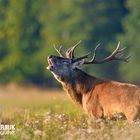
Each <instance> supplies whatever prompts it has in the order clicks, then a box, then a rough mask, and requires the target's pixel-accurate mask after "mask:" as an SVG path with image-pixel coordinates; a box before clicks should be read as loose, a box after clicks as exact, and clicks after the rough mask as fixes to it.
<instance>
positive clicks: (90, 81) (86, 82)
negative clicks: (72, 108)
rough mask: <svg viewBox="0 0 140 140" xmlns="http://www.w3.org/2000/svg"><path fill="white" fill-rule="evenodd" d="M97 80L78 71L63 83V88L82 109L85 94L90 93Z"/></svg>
mask: <svg viewBox="0 0 140 140" xmlns="http://www.w3.org/2000/svg"><path fill="white" fill-rule="evenodd" d="M95 83H96V78H95V77H93V76H90V75H88V74H87V73H85V72H83V71H81V70H79V69H76V70H74V71H73V72H72V73H71V76H70V78H67V79H66V80H64V82H63V84H62V85H63V88H64V90H65V91H66V92H67V94H68V95H69V96H70V98H71V99H72V100H73V101H74V102H75V103H76V104H77V105H80V106H81V107H82V97H83V95H84V94H88V93H90V91H91V90H92V89H93V88H94V84H95Z"/></svg>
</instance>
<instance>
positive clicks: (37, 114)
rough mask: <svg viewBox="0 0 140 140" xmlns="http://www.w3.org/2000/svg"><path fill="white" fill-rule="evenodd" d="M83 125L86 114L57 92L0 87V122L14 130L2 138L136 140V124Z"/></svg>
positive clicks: (139, 135) (139, 132) (139, 134)
mask: <svg viewBox="0 0 140 140" xmlns="http://www.w3.org/2000/svg"><path fill="white" fill-rule="evenodd" d="M87 122H88V117H87V116H86V114H84V113H83V111H82V110H80V109H78V107H76V106H75V105H74V104H73V103H72V102H71V101H70V100H69V98H68V97H67V95H66V94H65V93H64V92H63V91H61V90H47V89H39V88H33V87H17V86H15V85H8V86H0V123H1V124H11V125H15V128H16V129H15V132H14V133H13V134H9V135H8V134H7V135H4V134H3V135H2V134H1V135H0V138H2V139H6V140H140V121H136V122H133V123H131V124H128V123H127V122H126V121H123V120H121V119H118V120H116V121H107V122H101V123H97V124H96V125H90V126H89V125H88V123H87ZM0 133H1V130H0Z"/></svg>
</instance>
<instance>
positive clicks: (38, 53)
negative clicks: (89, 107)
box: [0, 0, 140, 86]
mask: <svg viewBox="0 0 140 140" xmlns="http://www.w3.org/2000/svg"><path fill="white" fill-rule="evenodd" d="M139 4H140V1H138V0H135V1H131V0H117V1H114V0H106V1H102V0H59V1H58V0H20V1H19V0H0V83H7V82H16V83H19V84H20V83H24V84H28V83H33V84H38V85H46V84H47V85H48V86H56V83H57V82H55V80H54V78H53V76H52V75H51V73H50V72H48V71H47V70H46V66H47V56H48V55H49V54H56V52H55V51H54V48H53V44H55V45H56V46H60V45H63V46H64V47H63V48H64V51H65V50H66V49H67V48H68V47H70V46H72V45H74V44H76V43H77V42H78V41H79V40H82V43H81V46H80V47H79V48H78V49H77V54H76V55H78V56H79V55H80V54H81V55H82V54H84V53H86V52H87V51H91V50H92V49H94V47H95V46H96V45H97V44H98V43H101V48H100V49H99V50H98V51H97V53H98V54H97V55H98V58H102V57H105V56H106V55H108V54H109V52H111V51H112V50H113V49H114V48H115V47H116V45H117V42H118V41H119V40H120V41H121V46H122V47H124V46H125V47H127V50H128V53H130V54H132V55H133V57H132V58H131V60H130V62H129V63H128V64H126V63H118V62H112V63H108V64H103V65H93V66H86V67H84V69H85V71H87V72H89V73H91V74H93V75H96V76H100V77H106V78H112V79H115V80H125V81H131V82H135V83H138V84H139V82H140V80H139V70H140V66H139V59H140V55H139V48H138V46H139V45H140V40H139V35H140V32H139V30H140V28H139V26H140V24H139V23H140V22H139V20H140V18H139V17H140V11H139Z"/></svg>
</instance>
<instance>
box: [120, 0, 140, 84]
mask: <svg viewBox="0 0 140 140" xmlns="http://www.w3.org/2000/svg"><path fill="white" fill-rule="evenodd" d="M139 4H140V1H139V0H135V1H131V0H128V1H127V8H128V10H129V15H128V16H127V17H126V18H125V19H124V20H123V27H124V34H123V35H121V40H122V42H123V45H124V46H127V48H128V49H129V53H130V54H131V55H132V57H131V58H130V61H129V63H128V64H127V65H121V66H120V72H121V73H122V78H124V79H125V80H126V81H133V82H135V83H140V78H139V73H140V65H139V62H140V52H139V50H140V39H139V37H140V10H139Z"/></svg>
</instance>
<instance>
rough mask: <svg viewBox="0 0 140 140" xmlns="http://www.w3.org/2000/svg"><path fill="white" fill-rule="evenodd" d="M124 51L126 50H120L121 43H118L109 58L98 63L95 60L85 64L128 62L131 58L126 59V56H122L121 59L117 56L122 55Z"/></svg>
mask: <svg viewBox="0 0 140 140" xmlns="http://www.w3.org/2000/svg"><path fill="white" fill-rule="evenodd" d="M124 50H125V48H122V49H120V42H118V45H117V47H116V49H115V50H114V51H113V52H112V53H111V54H110V55H109V56H108V57H106V58H104V59H103V60H100V61H97V60H95V58H94V59H92V60H91V61H88V62H85V63H84V64H102V63H106V62H109V61H112V60H120V61H124V62H128V59H129V58H130V56H126V57H124V55H121V56H119V57H117V56H116V55H117V54H120V53H122V52H123V51H124Z"/></svg>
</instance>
